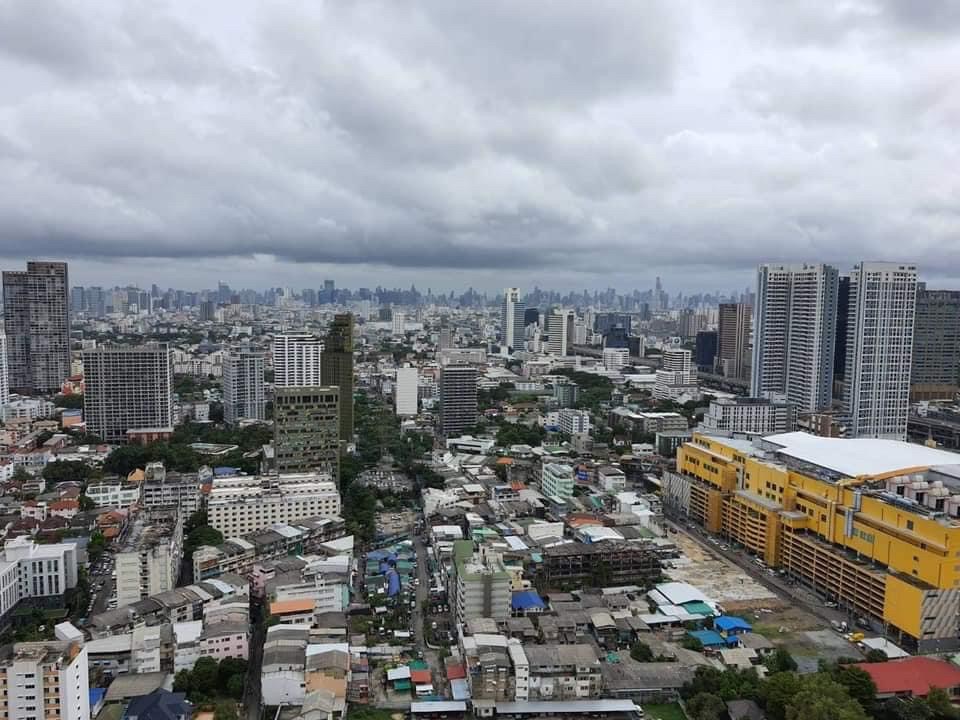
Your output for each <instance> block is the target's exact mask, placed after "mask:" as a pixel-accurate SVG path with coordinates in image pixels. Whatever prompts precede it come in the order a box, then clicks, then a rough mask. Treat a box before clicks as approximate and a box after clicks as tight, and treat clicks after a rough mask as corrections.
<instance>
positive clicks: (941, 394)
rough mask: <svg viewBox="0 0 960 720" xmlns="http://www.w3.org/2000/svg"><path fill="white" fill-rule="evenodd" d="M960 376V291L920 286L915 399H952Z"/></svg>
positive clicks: (915, 337)
mask: <svg viewBox="0 0 960 720" xmlns="http://www.w3.org/2000/svg"><path fill="white" fill-rule="evenodd" d="M958 377H960V291H958V290H927V288H926V285H925V284H924V283H918V285H917V317H916V323H915V325H914V330H913V367H912V369H911V374H910V399H911V400H952V399H953V398H954V397H955V396H956V394H957V390H958V389H960V388H958V387H957V380H958Z"/></svg>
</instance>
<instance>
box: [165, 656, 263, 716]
mask: <svg viewBox="0 0 960 720" xmlns="http://www.w3.org/2000/svg"><path fill="white" fill-rule="evenodd" d="M246 676H247V661H246V660H243V659H241V658H225V659H223V660H221V661H220V662H217V660H216V659H215V658H212V657H201V658H199V659H198V660H197V662H196V664H194V666H193V670H181V671H180V672H178V673H177V674H176V676H175V677H174V680H173V689H174V692H183V693H186V694H187V699H188V700H190V702H192V703H193V704H194V705H207V704H210V703H216V702H218V701H222V700H224V699H227V698H229V699H232V700H242V699H243V692H244V683H245V682H246Z"/></svg>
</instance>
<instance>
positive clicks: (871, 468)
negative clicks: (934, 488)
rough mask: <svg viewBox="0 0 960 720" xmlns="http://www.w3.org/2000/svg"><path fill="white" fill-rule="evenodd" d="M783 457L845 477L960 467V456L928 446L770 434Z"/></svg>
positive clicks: (873, 439) (800, 434) (769, 438)
mask: <svg viewBox="0 0 960 720" xmlns="http://www.w3.org/2000/svg"><path fill="white" fill-rule="evenodd" d="M764 442H769V443H774V444H776V445H778V446H780V450H779V452H780V453H781V454H783V455H787V456H789V457H793V458H796V459H798V460H803V461H805V462H809V463H813V464H814V465H819V466H820V467H824V468H827V469H829V470H834V471H836V472H839V473H843V474H844V475H847V476H850V477H855V476H857V475H880V474H883V473H889V472H893V471H896V470H906V469H907V468H914V467H930V466H934V465H956V464H960V454H957V453H952V452H947V451H945V450H936V449H934V448H929V447H927V446H926V445H915V444H913V443H906V442H900V441H899V440H882V439H877V438H825V437H819V436H818V435H810V434H808V433H805V432H790V433H781V434H779V435H768V436H767V437H765V438H764Z"/></svg>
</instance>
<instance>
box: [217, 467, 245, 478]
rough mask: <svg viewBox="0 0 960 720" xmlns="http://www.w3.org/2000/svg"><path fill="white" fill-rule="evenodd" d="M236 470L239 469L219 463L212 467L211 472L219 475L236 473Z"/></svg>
mask: <svg viewBox="0 0 960 720" xmlns="http://www.w3.org/2000/svg"><path fill="white" fill-rule="evenodd" d="M238 472H240V471H239V470H238V469H237V468H232V467H227V466H226V465H221V466H219V467H215V468H214V469H213V474H214V475H219V476H223V475H236V474H237V473H238Z"/></svg>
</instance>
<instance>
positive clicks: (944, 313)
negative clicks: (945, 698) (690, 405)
mask: <svg viewBox="0 0 960 720" xmlns="http://www.w3.org/2000/svg"><path fill="white" fill-rule="evenodd" d="M958 375H960V291H957V290H927V288H926V285H925V284H924V283H919V284H918V285H917V315H916V323H915V325H914V330H913V367H912V370H911V373H910V399H911V400H915V401H916V400H952V399H953V398H954V397H955V396H956V394H957V391H958V389H960V388H958V387H957V379H958ZM0 382H2V379H0Z"/></svg>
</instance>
